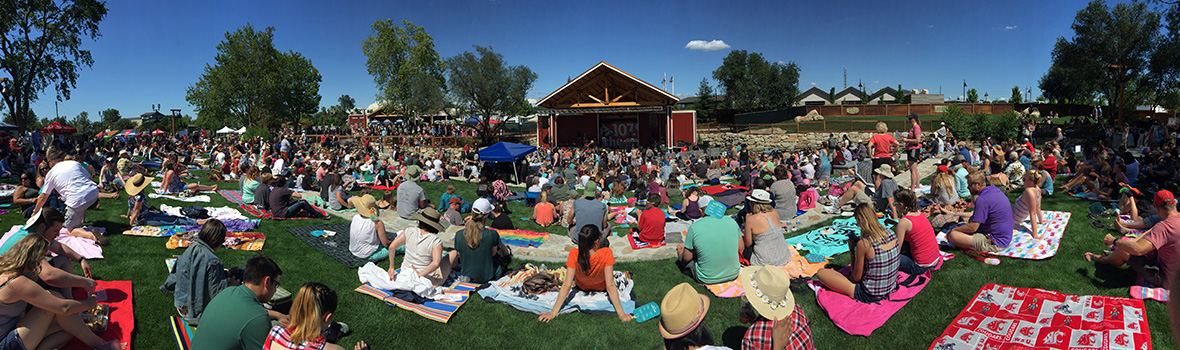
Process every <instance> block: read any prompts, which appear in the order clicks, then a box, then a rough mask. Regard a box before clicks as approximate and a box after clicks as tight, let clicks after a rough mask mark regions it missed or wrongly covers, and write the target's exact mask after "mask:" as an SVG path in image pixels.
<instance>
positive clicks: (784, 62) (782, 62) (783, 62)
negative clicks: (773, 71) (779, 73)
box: [775, 61, 787, 64]
mask: <svg viewBox="0 0 1180 350" xmlns="http://www.w3.org/2000/svg"><path fill="white" fill-rule="evenodd" d="M775 63H778V64H787V62H786V61H778V62H775Z"/></svg>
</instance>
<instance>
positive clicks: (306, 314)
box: [288, 282, 338, 344]
mask: <svg viewBox="0 0 1180 350" xmlns="http://www.w3.org/2000/svg"><path fill="white" fill-rule="evenodd" d="M337 302H338V300H337V297H336V292H335V291H333V290H332V288H328V286H325V285H323V284H320V283H317V282H307V283H304V284H303V287H300V288H299V295H297V296H295V301H293V302H292V303H291V325H290V326H289V327H290V328H288V329H289V330H291V342H292V343H294V344H302V343H303V342H307V341H311V340H315V339H316V338H318V337H319V336H320V333H321V332H322V331H323V320H324V315H327V314H331V313H335V312H336V305H337Z"/></svg>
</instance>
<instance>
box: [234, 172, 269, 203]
mask: <svg viewBox="0 0 1180 350" xmlns="http://www.w3.org/2000/svg"><path fill="white" fill-rule="evenodd" d="M259 171H260V172H261V170H259ZM261 174H262V175H259V176H258V183H259V184H258V187H257V188H255V189H254V202H246V203H249V204H253V205H254V207H255V208H258V209H259V210H263V211H266V212H270V189H271V186H273V184H274V183H275V181H274V175H271V174H270V172H269V171H268V172H262V173H261ZM242 200H245V197H242Z"/></svg>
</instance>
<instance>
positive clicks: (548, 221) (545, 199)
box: [492, 192, 557, 227]
mask: <svg viewBox="0 0 1180 350" xmlns="http://www.w3.org/2000/svg"><path fill="white" fill-rule="evenodd" d="M556 217H557V210H556V209H555V208H554V207H553V203H550V202H549V194H548V193H545V192H541V194H540V195H537V205H535V206H533V216H531V217H529V218H530V219H533V220H534V221H536V222H537V225H541V227H547V226H549V225H552V224H553V219H554V218H556ZM492 224H493V225H495V222H494V221H493V222H492Z"/></svg>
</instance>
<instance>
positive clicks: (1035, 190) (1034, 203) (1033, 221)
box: [1012, 171, 1043, 239]
mask: <svg viewBox="0 0 1180 350" xmlns="http://www.w3.org/2000/svg"><path fill="white" fill-rule="evenodd" d="M1041 175H1043V174H1042V173H1041V172H1040V171H1026V172H1025V173H1024V192H1023V193H1021V194H1020V197H1018V198H1016V202H1015V203H1012V221H1013V222H1024V221H1025V220H1028V222H1029V225H1030V226H1031V228H1032V231H1031V232H1030V233H1031V234H1032V237H1033V239H1041V234H1040V232H1038V231H1037V230H1038V229H1039V228H1040V224H1041V220H1042V219H1041V218H1042V217H1041V188H1040V187H1038V186H1037V184H1039V183H1041V180H1042V179H1041Z"/></svg>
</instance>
